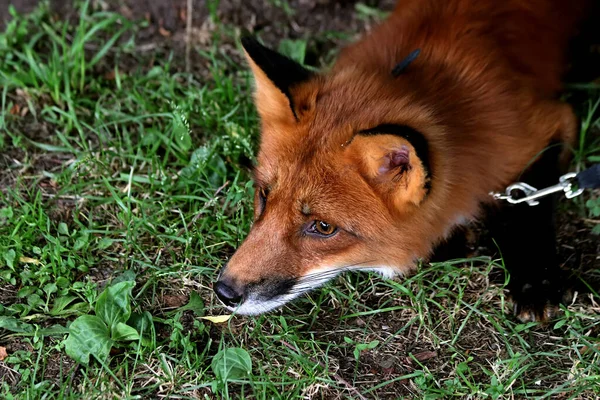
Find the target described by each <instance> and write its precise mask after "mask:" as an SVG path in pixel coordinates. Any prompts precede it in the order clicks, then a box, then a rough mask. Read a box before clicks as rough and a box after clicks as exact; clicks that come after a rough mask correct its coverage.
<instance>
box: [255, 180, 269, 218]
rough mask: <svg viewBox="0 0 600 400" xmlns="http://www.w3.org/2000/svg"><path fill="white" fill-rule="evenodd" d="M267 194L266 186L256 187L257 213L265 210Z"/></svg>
mask: <svg viewBox="0 0 600 400" xmlns="http://www.w3.org/2000/svg"><path fill="white" fill-rule="evenodd" d="M268 195H269V189H267V188H262V187H261V188H259V189H258V213H259V215H260V214H262V213H263V211H264V210H265V206H266V205H267V196H268Z"/></svg>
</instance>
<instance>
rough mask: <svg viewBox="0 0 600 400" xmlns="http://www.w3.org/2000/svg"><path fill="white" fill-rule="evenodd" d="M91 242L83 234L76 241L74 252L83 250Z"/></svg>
mask: <svg viewBox="0 0 600 400" xmlns="http://www.w3.org/2000/svg"><path fill="white" fill-rule="evenodd" d="M88 241H89V236H88V235H87V234H83V235H81V236H79V237H78V238H77V240H75V243H74V244H73V250H81V249H82V248H83V247H84V246H85V245H86V244H87V243H88Z"/></svg>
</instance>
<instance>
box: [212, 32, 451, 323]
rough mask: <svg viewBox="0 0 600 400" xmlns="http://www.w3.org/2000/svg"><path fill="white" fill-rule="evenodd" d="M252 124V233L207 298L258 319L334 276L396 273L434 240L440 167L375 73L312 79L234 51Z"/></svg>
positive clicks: (269, 58)
mask: <svg viewBox="0 0 600 400" xmlns="http://www.w3.org/2000/svg"><path fill="white" fill-rule="evenodd" d="M242 44H243V47H244V50H245V54H246V58H247V60H248V63H249V64H250V67H251V69H252V72H253V75H254V80H255V104H256V107H257V110H258V113H259V116H260V120H261V129H262V130H261V138H260V150H259V153H258V156H257V165H256V168H255V171H254V181H255V193H256V195H255V199H254V224H253V226H252V229H251V231H250V233H249V235H248V237H247V238H246V239H245V241H244V242H243V243H242V244H241V246H240V247H239V248H238V249H237V251H236V252H235V254H234V255H233V256H232V257H231V259H230V260H229V263H228V264H227V265H226V266H225V267H224V269H223V270H222V271H221V274H220V276H219V279H218V281H217V282H216V283H215V286H214V289H215V292H216V294H217V296H218V298H219V299H220V300H221V301H222V302H223V303H224V304H225V305H226V306H227V307H229V308H230V309H232V310H235V311H236V312H237V313H240V314H260V313H262V312H266V311H269V310H271V309H273V308H276V307H278V306H280V305H282V304H284V303H285V302H287V301H289V300H291V299H293V298H295V297H297V296H299V295H300V294H302V293H304V292H306V291H308V290H310V289H313V288H315V287H317V286H319V285H321V284H323V283H324V282H326V281H328V280H329V279H331V278H333V277H335V276H336V275H338V274H339V273H341V272H343V271H349V270H372V271H378V272H380V273H382V274H383V275H386V276H393V275H395V274H403V273H405V272H408V271H409V270H411V269H413V268H414V265H415V261H416V260H417V259H418V258H419V257H422V256H424V255H427V253H428V252H429V251H430V248H431V243H432V242H433V241H434V237H433V236H432V232H435V229H432V224H434V225H435V223H436V221H435V219H436V217H435V215H436V213H435V212H433V211H432V210H435V209H436V206H435V202H431V199H430V198H431V197H435V196H437V195H438V194H436V190H437V192H438V193H439V192H440V191H441V189H440V188H435V186H433V187H432V186H431V183H432V180H433V179H434V176H435V175H434V174H435V172H436V168H437V167H439V166H440V165H441V161H440V160H437V159H436V158H435V157H433V155H432V154H431V153H430V149H429V142H428V140H427V139H426V138H425V135H424V133H423V132H430V133H431V132H434V131H435V129H437V128H436V126H435V124H434V123H433V122H432V120H433V118H432V117H431V116H430V115H429V113H428V111H427V108H426V107H423V106H421V105H419V103H418V101H417V99H415V98H414V97H413V96H410V94H407V95H403V96H398V93H397V92H396V90H397V88H395V87H394V80H395V79H396V78H395V77H394V74H392V73H391V71H392V67H393V65H392V66H390V69H388V70H386V71H377V70H370V69H368V68H364V69H360V68H359V67H355V66H352V65H344V66H342V67H340V66H339V64H338V65H337V66H336V67H334V68H333V70H332V71H330V72H329V73H328V74H317V73H313V72H311V71H309V70H307V69H305V68H304V67H302V66H301V65H299V64H297V63H296V62H294V61H292V60H291V59H289V58H287V57H284V56H283V55H281V54H278V53H277V52H275V51H273V50H270V49H268V48H266V47H264V46H263V45H261V44H260V43H258V42H257V41H256V40H255V39H252V38H245V39H243V40H242Z"/></svg>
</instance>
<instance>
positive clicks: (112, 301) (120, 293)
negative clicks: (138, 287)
mask: <svg viewBox="0 0 600 400" xmlns="http://www.w3.org/2000/svg"><path fill="white" fill-rule="evenodd" d="M134 286H135V282H133V281H124V282H119V283H117V284H115V285H112V286H109V287H107V288H106V289H104V291H103V292H102V293H101V294H100V296H98V300H97V301H96V316H98V317H99V318H101V319H102V320H103V321H104V322H106V325H108V327H109V329H110V331H111V332H112V331H113V329H114V327H115V326H116V325H117V324H118V323H119V322H127V320H128V319H129V317H130V316H131V304H130V300H131V299H130V297H131V290H132V289H133V287H134Z"/></svg>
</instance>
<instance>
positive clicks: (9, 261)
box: [4, 249, 17, 269]
mask: <svg viewBox="0 0 600 400" xmlns="http://www.w3.org/2000/svg"><path fill="white" fill-rule="evenodd" d="M16 256H17V253H16V252H15V251H14V250H13V249H10V250H8V251H7V252H6V253H4V261H6V265H7V266H8V268H11V269H12V268H14V267H15V257H16Z"/></svg>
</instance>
